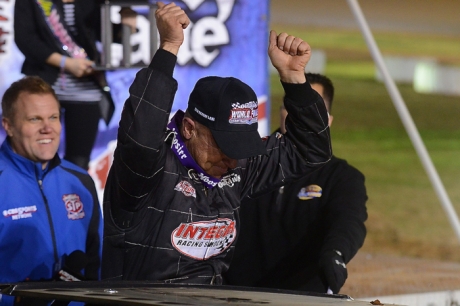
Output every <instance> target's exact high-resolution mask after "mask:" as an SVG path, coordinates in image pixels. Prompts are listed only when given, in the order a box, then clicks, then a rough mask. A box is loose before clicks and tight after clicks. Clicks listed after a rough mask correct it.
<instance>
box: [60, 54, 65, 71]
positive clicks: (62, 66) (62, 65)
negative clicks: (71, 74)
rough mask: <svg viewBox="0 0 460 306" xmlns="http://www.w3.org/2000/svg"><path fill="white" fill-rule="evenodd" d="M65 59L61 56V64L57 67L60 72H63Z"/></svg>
mask: <svg viewBox="0 0 460 306" xmlns="http://www.w3.org/2000/svg"><path fill="white" fill-rule="evenodd" d="M66 59H67V56H65V55H63V56H61V64H60V65H59V67H61V72H64V67H65V61H66Z"/></svg>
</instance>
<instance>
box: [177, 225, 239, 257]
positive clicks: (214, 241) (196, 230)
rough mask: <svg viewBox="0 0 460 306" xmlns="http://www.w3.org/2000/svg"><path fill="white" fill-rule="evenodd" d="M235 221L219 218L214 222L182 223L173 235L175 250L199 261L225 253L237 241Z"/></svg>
mask: <svg viewBox="0 0 460 306" xmlns="http://www.w3.org/2000/svg"><path fill="white" fill-rule="evenodd" d="M235 237H236V227H235V221H234V220H230V219H226V218H219V219H216V220H212V221H199V222H191V223H181V224H180V225H179V227H177V228H176V229H175V230H174V231H173V232H172V233H171V242H172V245H173V246H174V248H176V250H178V251H179V252H181V253H182V254H184V255H186V256H189V257H192V258H194V259H197V260H206V259H208V258H210V257H213V256H217V255H219V254H221V253H223V252H224V251H225V250H226V249H227V248H228V247H229V246H230V245H231V244H232V243H233V241H234V240H235Z"/></svg>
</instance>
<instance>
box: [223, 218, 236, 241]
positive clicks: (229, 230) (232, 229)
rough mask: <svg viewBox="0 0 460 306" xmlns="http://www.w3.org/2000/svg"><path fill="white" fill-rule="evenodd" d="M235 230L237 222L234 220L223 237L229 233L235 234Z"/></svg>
mask: <svg viewBox="0 0 460 306" xmlns="http://www.w3.org/2000/svg"><path fill="white" fill-rule="evenodd" d="M234 230H235V222H233V221H232V222H231V223H230V224H229V225H228V227H227V230H226V231H225V235H224V236H223V237H225V236H227V235H229V234H233V231H234Z"/></svg>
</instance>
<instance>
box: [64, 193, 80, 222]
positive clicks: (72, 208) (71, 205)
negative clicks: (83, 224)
mask: <svg viewBox="0 0 460 306" xmlns="http://www.w3.org/2000/svg"><path fill="white" fill-rule="evenodd" d="M62 200H63V201H64V204H65V209H66V210H67V218H69V219H70V220H78V219H82V218H83V217H85V212H84V211H83V203H82V202H81V200H80V196H79V195H78V194H75V193H72V194H65V195H63V196H62Z"/></svg>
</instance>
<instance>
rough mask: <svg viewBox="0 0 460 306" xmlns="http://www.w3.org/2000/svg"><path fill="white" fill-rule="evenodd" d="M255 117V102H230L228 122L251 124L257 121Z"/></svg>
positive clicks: (256, 107)
mask: <svg viewBox="0 0 460 306" xmlns="http://www.w3.org/2000/svg"><path fill="white" fill-rule="evenodd" d="M257 117H258V106H257V102H254V101H251V102H248V103H244V104H240V103H238V102H237V103H233V104H232V109H231V110H230V118H229V120H228V122H229V123H231V124H253V123H257Z"/></svg>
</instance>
